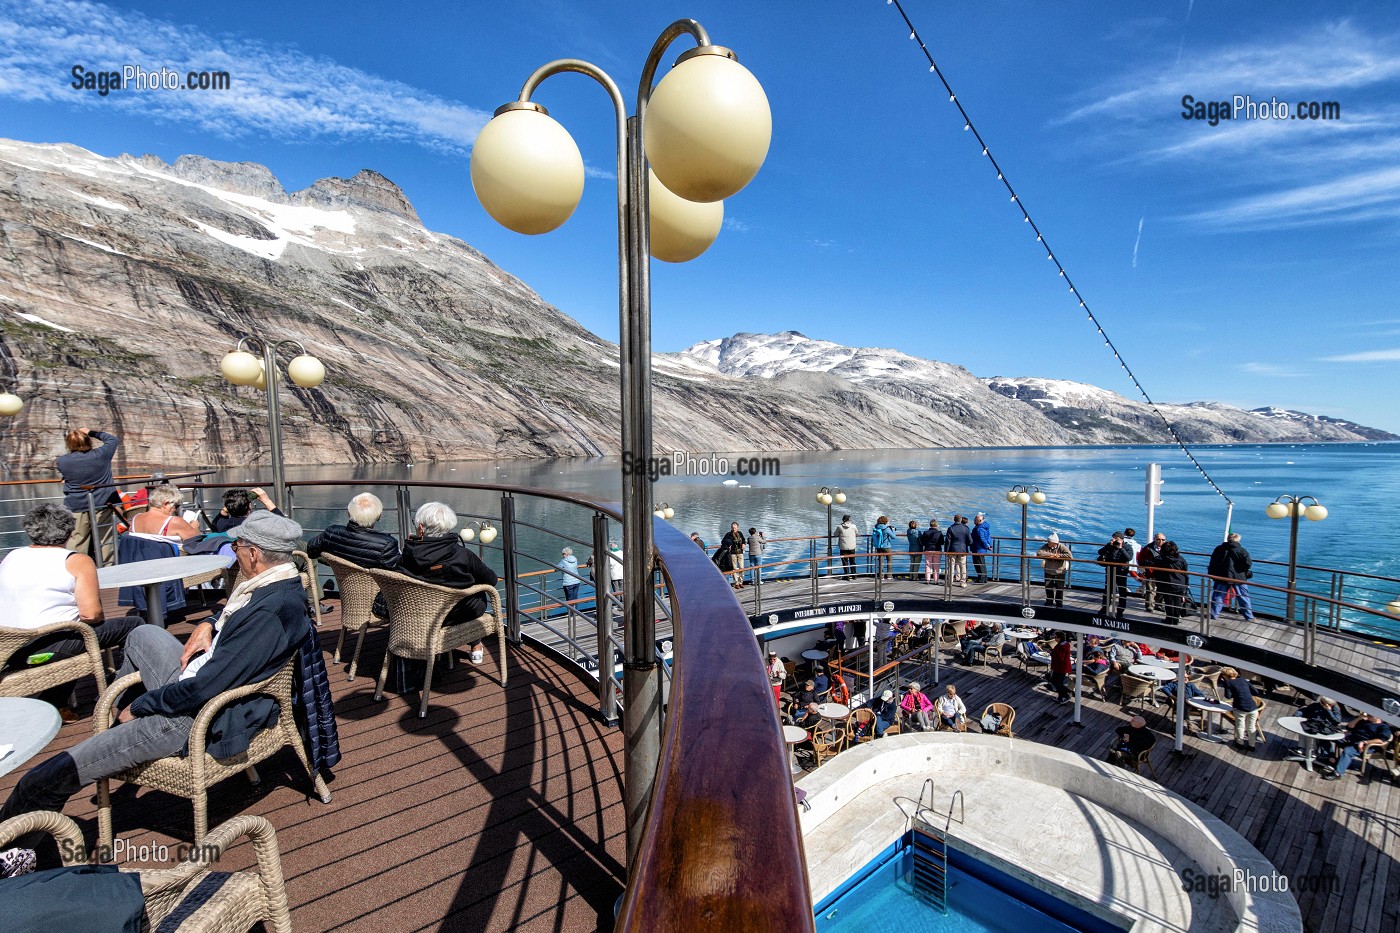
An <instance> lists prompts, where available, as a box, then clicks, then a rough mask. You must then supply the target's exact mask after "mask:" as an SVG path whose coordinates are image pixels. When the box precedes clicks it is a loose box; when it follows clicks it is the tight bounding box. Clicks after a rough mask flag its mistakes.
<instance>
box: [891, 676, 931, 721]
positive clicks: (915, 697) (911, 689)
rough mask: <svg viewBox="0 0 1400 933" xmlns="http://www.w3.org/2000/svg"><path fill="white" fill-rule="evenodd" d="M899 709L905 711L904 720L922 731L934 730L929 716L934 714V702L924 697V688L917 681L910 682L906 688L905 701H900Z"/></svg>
mask: <svg viewBox="0 0 1400 933" xmlns="http://www.w3.org/2000/svg"><path fill="white" fill-rule="evenodd" d="M899 708H900V709H901V710H903V711H904V718H905V719H906V720H908V721H910V722H912V723H916V724H917V725H918V727H919V729H920V730H922V731H924V732H930V731H932V730H933V720H932V719H930V718H929V715H928V714H929V713H931V712H933V701H932V700H930V699H929V698H928V697H926V696H924V692H923V688H922V686H921V685H920V683H919V682H918V681H917V680H914V681H910V682H909V685H908V686H907V687H906V688H905V694H904V699H903V700H901V701H900V703H899Z"/></svg>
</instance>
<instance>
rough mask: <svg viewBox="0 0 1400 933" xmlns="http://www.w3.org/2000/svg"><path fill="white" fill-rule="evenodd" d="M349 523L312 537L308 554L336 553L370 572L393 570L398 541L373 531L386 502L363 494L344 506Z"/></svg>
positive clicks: (396, 563) (396, 557) (315, 555)
mask: <svg viewBox="0 0 1400 933" xmlns="http://www.w3.org/2000/svg"><path fill="white" fill-rule="evenodd" d="M345 511H346V514H348V515H349V516H350V521H349V522H347V523H346V524H344V525H331V526H330V527H329V528H327V529H326V530H325V531H323V532H321V533H320V534H318V535H317V536H316V537H314V538H312V539H311V541H310V543H308V544H307V545H306V553H307V554H309V555H311V556H312V557H320V556H321V555H322V554H333V555H335V556H336V557H340V558H343V559H345V560H348V561H350V563H352V564H356V565H358V566H360V567H368V568H369V569H371V570H393V569H395V567H396V566H397V565H398V562H399V542H398V541H395V540H394V536H393V535H387V534H385V533H384V532H382V531H375V530H374V523H375V522H377V521H379V516H381V515H383V514H384V503H382V502H380V501H379V497H378V496H376V495H375V494H374V493H370V492H362V493H360V494H359V495H357V496H355V498H353V499H351V500H350V504H349V505H347V506H346V507H345Z"/></svg>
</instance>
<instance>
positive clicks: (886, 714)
mask: <svg viewBox="0 0 1400 933" xmlns="http://www.w3.org/2000/svg"><path fill="white" fill-rule="evenodd" d="M870 708H871V710H873V711H874V713H875V735H876V736H877V737H878V736H882V735H884V734H885V730H887V729H889V727H890V726H892V725H894V724H895V723H896V722H898V721H899V703H898V702H896V701H895V698H894V691H893V690H886V691H885V692H884V693H881V694H880V699H878V700H876V701H875V702H874V703H872V704H871V706H870Z"/></svg>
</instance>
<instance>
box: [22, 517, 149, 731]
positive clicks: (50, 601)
mask: <svg viewBox="0 0 1400 933" xmlns="http://www.w3.org/2000/svg"><path fill="white" fill-rule="evenodd" d="M75 524H76V520H75V519H74V517H73V513H72V512H69V511H68V510H67V509H65V508H62V507H61V506H58V505H53V504H51V503H49V504H45V505H40V506H35V507H34V508H32V509H30V510H29V512H28V513H27V514H26V515H25V516H24V533H25V535H26V536H28V538H29V541H30V543H29V544H28V545H26V546H24V547H18V548H15V549H14V550H13V551H11V552H10V553H9V554H7V555H5V559H4V561H2V562H0V607H3V608H4V612H5V626H6V627H8V628H18V629H36V628H40V627H42V626H45V625H49V624H52V623H54V622H82V623H84V624H85V625H90V626H92V628H93V632H94V633H95V634H96V635H97V644H98V647H100V648H116V647H120V646H121V645H122V643H123V642H124V641H125V640H126V636H127V633H128V632H130V631H131V630H132V629H134V628H136V626H138V625H140V624H141V623H142V622H143V621H144V620H143V619H142V618H141V617H140V616H126V617H125V618H119V619H107V620H105V621H104V620H103V617H102V600H101V598H100V597H99V594H98V587H97V564H95V563H94V562H93V560H92V558H91V557H88V556H87V555H86V554H79V553H77V552H75V551H70V550H69V549H68V547H67V542H68V541H70V540H71V538H72V534H73V526H74V525H75ZM86 650H87V646H86V645H84V644H83V639H82V638H81V637H80V636H79V635H78V633H76V632H71V631H70V632H64V633H61V634H54V635H45V636H44V637H43V638H41V639H40V640H38V641H35V642H31V643H30V644H28V645H26V646H25V647H23V648H21V649H19V651H17V652H16V653H15V654H14V655H13V656H12V657H11V658H10V659H9V661H8V662H7V663H6V667H7V668H8V669H10V670H20V669H23V668H27V667H30V666H31V665H39V664H47V663H49V662H51V661H61V660H63V659H64V658H74V657H77V656H79V655H81V654H82V653H83V652H84V651H86ZM72 691H73V685H72V684H71V683H66V684H60V685H59V686H57V687H52V688H50V689H48V690H45V691H44V692H43V693H41V694H39V698H40V699H42V700H45V701H47V702H49V703H52V704H53V705H54V706H57V707H59V712H60V713H62V714H63V719H64V721H65V722H73V721H75V720H76V719H77V716H76V715H75V714H74V713H73V711H72V710H71V709H69V708H68V697H69V695H70V694H71V693H72Z"/></svg>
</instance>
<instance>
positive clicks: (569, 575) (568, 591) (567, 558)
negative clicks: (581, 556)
mask: <svg viewBox="0 0 1400 933" xmlns="http://www.w3.org/2000/svg"><path fill="white" fill-rule="evenodd" d="M562 553H563V555H564V559H563V560H561V561H559V563H557V564H555V565H554V567H555V569H556V570H558V571H559V572H560V573H561V574H563V575H564V601H565V602H568V603H571V602H573V601H574V600H576V599H578V587H579V584H580V583H582V582H583V578H582V577H580V576H579V575H578V558H577V557H575V556H574V549H573V548H571V547H566V548H564V550H563V552H562Z"/></svg>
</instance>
